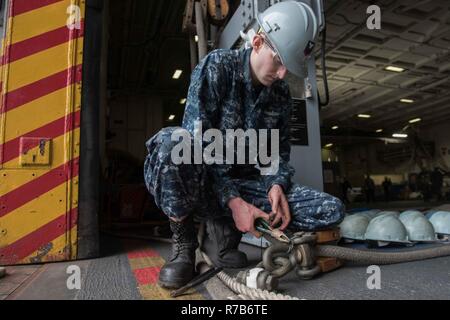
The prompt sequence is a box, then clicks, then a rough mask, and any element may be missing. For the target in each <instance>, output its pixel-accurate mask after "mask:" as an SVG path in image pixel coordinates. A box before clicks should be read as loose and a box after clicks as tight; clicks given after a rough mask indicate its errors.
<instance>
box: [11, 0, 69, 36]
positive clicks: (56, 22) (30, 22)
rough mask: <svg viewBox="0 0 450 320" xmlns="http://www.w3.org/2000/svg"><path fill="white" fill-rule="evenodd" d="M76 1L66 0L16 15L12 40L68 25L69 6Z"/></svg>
mask: <svg viewBox="0 0 450 320" xmlns="http://www.w3.org/2000/svg"><path fill="white" fill-rule="evenodd" d="M75 2H76V1H71V0H65V1H61V2H57V3H54V4H51V5H48V6H45V7H42V8H39V9H36V10H33V11H29V12H25V13H23V14H20V15H18V16H15V17H14V24H13V36H12V41H11V42H12V43H16V42H20V41H23V40H26V39H29V38H32V37H35V36H38V35H40V34H42V33H46V32H49V31H52V30H55V29H58V28H61V27H63V26H65V25H67V20H68V19H69V15H68V14H67V8H68V7H69V6H70V5H71V4H72V3H75Z"/></svg>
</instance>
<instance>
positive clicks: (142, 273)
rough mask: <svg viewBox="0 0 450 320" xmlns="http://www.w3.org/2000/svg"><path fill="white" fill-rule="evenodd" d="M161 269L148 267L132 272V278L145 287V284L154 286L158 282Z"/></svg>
mask: <svg viewBox="0 0 450 320" xmlns="http://www.w3.org/2000/svg"><path fill="white" fill-rule="evenodd" d="M160 270H161V268H160V267H149V268H143V269H136V270H133V273H134V276H135V277H136V280H137V282H138V284H139V285H140V286H141V285H146V284H154V283H156V282H157V281H158V276H159V272H160Z"/></svg>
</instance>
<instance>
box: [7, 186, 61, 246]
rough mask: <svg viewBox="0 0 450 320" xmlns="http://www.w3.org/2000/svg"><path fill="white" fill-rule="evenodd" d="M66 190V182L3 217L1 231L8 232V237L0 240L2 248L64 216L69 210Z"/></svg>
mask: <svg viewBox="0 0 450 320" xmlns="http://www.w3.org/2000/svg"><path fill="white" fill-rule="evenodd" d="M66 189H67V183H66V182H64V183H62V184H60V185H59V186H57V187H56V188H53V189H52V190H50V191H48V192H46V193H44V194H42V195H40V196H39V197H38V198H36V199H34V200H32V201H30V202H28V203H26V204H24V205H23V206H21V207H19V208H17V209H15V210H13V211H12V212H10V213H8V214H7V215H5V216H3V217H1V218H0V229H1V230H6V235H5V236H3V237H1V238H0V247H4V246H7V245H10V244H12V243H14V242H16V241H17V240H19V239H21V238H23V237H25V236H26V235H28V234H30V233H32V232H33V231H36V230H37V229H39V228H41V227H43V226H44V225H46V224H47V223H49V222H51V221H53V220H54V219H56V218H58V217H59V216H61V215H62V214H64V213H65V212H66V210H67V207H66V194H67V193H66ZM19 221H20V223H18V222H19Z"/></svg>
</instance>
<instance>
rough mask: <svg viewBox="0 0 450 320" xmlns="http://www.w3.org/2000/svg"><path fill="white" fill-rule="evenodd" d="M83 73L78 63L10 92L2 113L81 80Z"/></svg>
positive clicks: (6, 97) (7, 94)
mask: <svg viewBox="0 0 450 320" xmlns="http://www.w3.org/2000/svg"><path fill="white" fill-rule="evenodd" d="M81 74H82V66H81V65H78V66H74V67H71V68H69V69H66V70H64V71H61V72H58V73H56V74H54V75H51V76H49V77H47V78H43V79H40V80H38V81H36V82H33V83H31V84H29V85H26V86H24V87H21V88H18V89H16V90H14V91H11V92H8V93H6V95H5V106H4V109H3V110H1V111H0V113H1V112H7V111H10V110H12V109H15V108H17V107H20V106H22V105H24V104H26V103H28V102H31V101H33V100H36V99H38V98H41V97H43V96H46V95H48V94H50V93H52V92H55V91H57V90H59V89H62V88H65V87H67V86H69V85H72V84H73V83H76V82H80V81H81Z"/></svg>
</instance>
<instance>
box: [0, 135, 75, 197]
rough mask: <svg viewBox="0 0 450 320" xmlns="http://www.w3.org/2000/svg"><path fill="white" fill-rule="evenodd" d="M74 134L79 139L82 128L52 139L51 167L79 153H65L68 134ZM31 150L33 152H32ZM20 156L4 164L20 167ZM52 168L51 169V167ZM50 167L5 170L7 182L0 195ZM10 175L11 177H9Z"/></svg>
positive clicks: (0, 184) (40, 174) (2, 185)
mask: <svg viewBox="0 0 450 320" xmlns="http://www.w3.org/2000/svg"><path fill="white" fill-rule="evenodd" d="M71 134H73V135H74V137H78V140H77V141H79V134H80V129H79V128H77V129H75V130H73V131H70V132H67V133H65V134H62V135H60V136H59V137H57V138H55V139H53V140H52V150H51V161H52V162H51V168H57V167H59V166H61V165H63V164H64V163H67V162H68V161H70V160H72V158H73V156H75V157H76V156H77V155H69V156H67V155H66V154H65V150H66V149H67V146H66V140H67V139H68V136H69V135H71ZM38 148H39V147H35V148H33V149H31V150H32V151H33V150H37V149H38ZM32 151H31V152H32ZM19 161H20V160H19V158H16V159H13V160H11V161H8V162H6V163H5V164H4V166H3V168H4V169H8V168H9V169H15V168H18V167H20V165H19ZM51 168H50V169H51ZM48 170H49V169H48V168H46V167H43V168H41V169H39V168H36V167H33V168H32V169H28V170H26V171H24V170H22V169H21V170H4V171H3V172H2V175H6V176H3V178H5V182H3V183H0V196H3V195H5V194H7V193H9V192H11V191H13V190H14V189H17V188H19V187H20V186H22V185H24V184H26V183H28V182H30V181H32V180H34V179H36V178H38V177H40V176H42V175H44V174H46V173H47V172H48ZM8 177H10V178H9V179H8Z"/></svg>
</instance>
